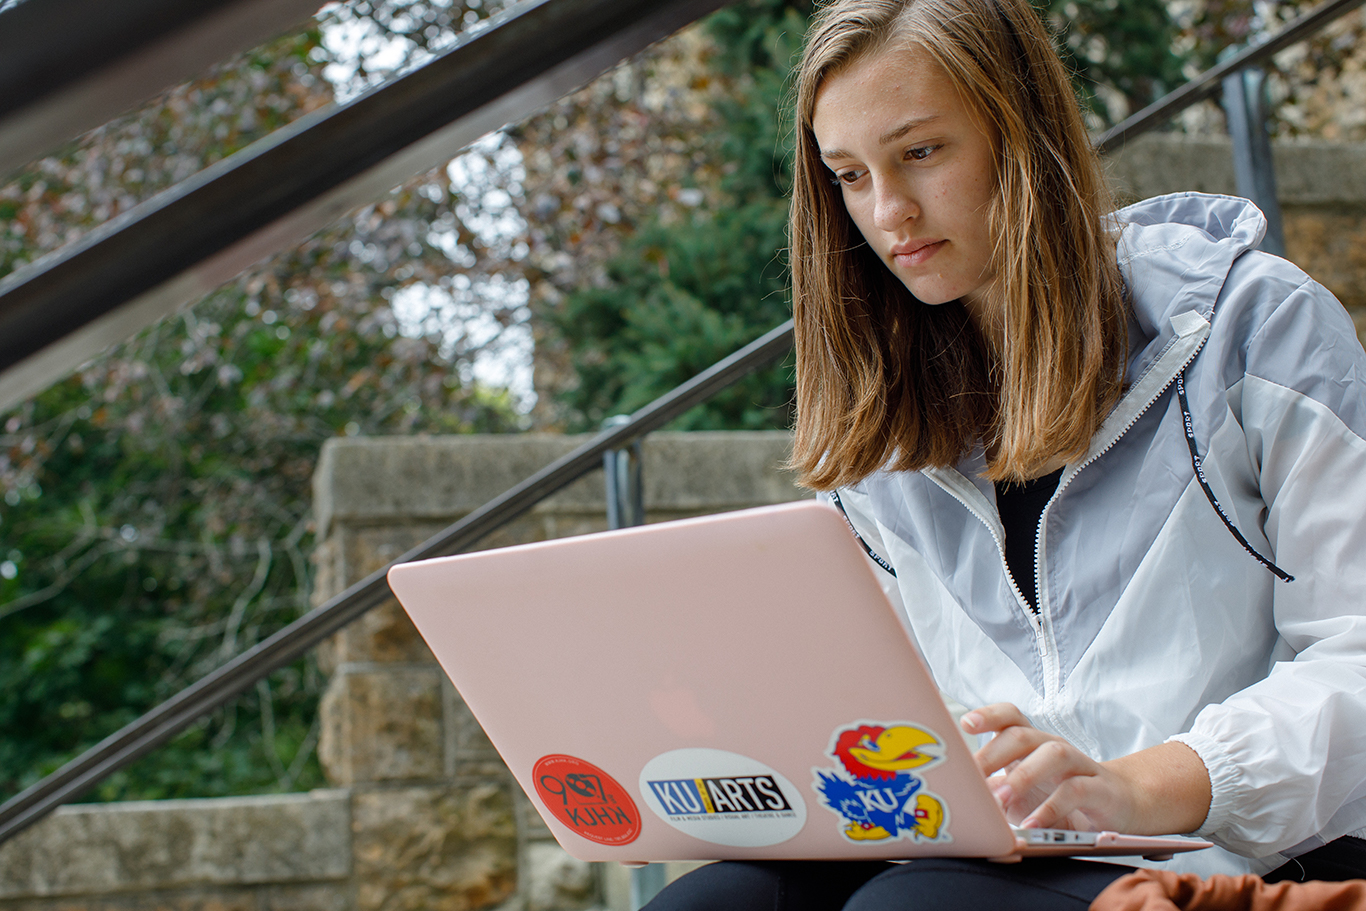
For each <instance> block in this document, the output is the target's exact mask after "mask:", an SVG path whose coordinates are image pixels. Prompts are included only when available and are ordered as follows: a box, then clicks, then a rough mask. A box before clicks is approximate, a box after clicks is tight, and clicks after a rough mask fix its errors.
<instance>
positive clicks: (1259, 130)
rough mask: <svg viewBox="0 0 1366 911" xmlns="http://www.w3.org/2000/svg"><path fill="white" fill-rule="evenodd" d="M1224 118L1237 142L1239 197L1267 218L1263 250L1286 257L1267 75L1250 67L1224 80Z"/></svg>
mask: <svg viewBox="0 0 1366 911" xmlns="http://www.w3.org/2000/svg"><path fill="white" fill-rule="evenodd" d="M1223 90H1224V91H1223V95H1224V97H1223V107H1224V115H1225V117H1226V118H1227V120H1228V133H1229V137H1230V138H1231V139H1232V140H1233V173H1234V176H1235V178H1236V180H1237V187H1238V195H1239V196H1245V197H1247V198H1248V199H1250V200H1252V201H1253V202H1254V203H1256V204H1257V208H1259V209H1261V210H1262V214H1263V215H1265V216H1266V237H1264V238H1262V243H1261V245H1260V249H1262V250H1265V251H1266V252H1267V253H1274V254H1276V255H1277V256H1284V255H1285V231H1284V229H1283V228H1282V225H1281V204H1280V201H1279V200H1278V199H1277V198H1276V170H1275V164H1274V162H1273V161H1272V158H1271V137H1270V136H1268V135H1267V132H1266V113H1267V112H1266V72H1265V71H1264V70H1263V69H1262V68H1261V67H1255V66H1250V67H1248V68H1247V69H1245V70H1241V71H1240V72H1237V73H1231V74H1230V75H1228V76H1226V77H1224V80H1223Z"/></svg>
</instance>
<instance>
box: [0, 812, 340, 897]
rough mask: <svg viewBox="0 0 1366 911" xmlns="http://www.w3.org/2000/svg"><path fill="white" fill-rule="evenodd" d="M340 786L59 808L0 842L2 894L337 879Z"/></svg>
mask: <svg viewBox="0 0 1366 911" xmlns="http://www.w3.org/2000/svg"><path fill="white" fill-rule="evenodd" d="M349 822H350V811H349V803H348V800H347V795H346V794H345V792H338V791H314V792H312V793H310V794H284V795H272V796H267V797H226V798H218V799H212V800H165V801H129V802H127V803H116V804H82V805H76V806H68V807H62V808H60V809H58V810H57V811H56V812H55V813H53V814H52V815H51V816H50V817H48V818H47V819H45V820H43V821H42V822H40V823H38V824H37V825H35V826H33V827H32V828H31V829H28V830H27V831H25V832H22V833H21V834H19V835H18V836H16V837H15V838H13V839H12V840H10V841H8V842H6V843H5V844H4V845H3V846H0V898H19V897H23V898H38V897H50V896H51V897H55V896H72V895H91V894H102V893H117V892H127V891H130V890H135V889H160V890H166V889H174V888H177V887H191V886H208V885H220V884H221V885H233V886H236V885H242V884H252V883H290V882H302V881H310V880H327V879H339V878H342V877H346V876H348V875H349V874H350V871H351V845H350V837H349Z"/></svg>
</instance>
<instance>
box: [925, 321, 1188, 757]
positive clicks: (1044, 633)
mask: <svg viewBox="0 0 1366 911" xmlns="http://www.w3.org/2000/svg"><path fill="white" fill-rule="evenodd" d="M1182 316H1195V317H1196V318H1198V319H1199V320H1200V323H1201V325H1200V326H1192V327H1191V328H1190V329H1189V330H1188V331H1185V332H1182V331H1180V330H1179V329H1178V334H1177V336H1176V337H1175V338H1173V339H1172V340H1171V342H1169V343H1168V345H1167V347H1166V348H1164V349H1163V350H1162V352H1161V353H1160V354H1159V355H1158V356H1157V357H1156V358H1154V360H1153V364H1152V366H1151V367H1150V368H1149V369H1148V370H1147V371H1145V372H1144V374H1143V376H1141V377H1139V378H1138V380H1137V381H1136V382H1135V383H1134V385H1135V386H1137V385H1140V384H1141V383H1143V381H1144V380H1146V379H1147V378H1148V377H1149V376H1151V375H1152V373H1153V371H1154V370H1156V369H1157V367H1158V365H1159V364H1161V363H1162V359H1163V358H1165V357H1166V356H1167V354H1168V352H1170V351H1171V350H1172V348H1173V347H1175V346H1176V345H1177V344H1178V343H1180V342H1181V341H1182V340H1184V339H1186V338H1188V337H1189V336H1191V335H1194V334H1196V333H1198V332H1200V331H1201V329H1202V328H1203V329H1204V330H1205V337H1204V338H1201V339H1200V340H1199V342H1198V343H1197V344H1196V345H1195V346H1194V347H1193V348H1192V349H1191V350H1190V352H1189V353H1188V354H1187V355H1186V356H1185V357H1184V358H1183V359H1182V360H1181V363H1180V365H1179V366H1177V367H1176V369H1174V370H1168V371H1167V377H1166V380H1165V381H1164V382H1163V383H1162V385H1161V387H1160V388H1158V389H1156V390H1154V391H1153V392H1152V393H1151V394H1150V395H1148V397H1147V398H1146V399H1145V400H1144V402H1143V405H1142V406H1141V407H1139V408H1137V409H1136V410H1134V412H1133V413H1132V414H1131V415H1129V417H1128V418H1127V419H1126V421H1125V423H1124V425H1123V426H1122V427H1121V428H1120V429H1119V431H1118V432H1116V433H1112V434H1111V435H1110V439H1109V440H1108V441H1107V442H1106V444H1105V445H1104V446H1102V447H1101V448H1100V449H1097V450H1096V451H1095V452H1093V453H1091V454H1090V455H1088V456H1087V457H1086V458H1085V459H1084V460H1083V461H1082V462H1081V463H1080V464H1078V465H1077V466H1076V468H1074V469H1072V470H1070V471H1064V472H1063V476H1062V478H1061V479H1060V480H1059V482H1058V487H1057V489H1056V490H1055V491H1053V496H1051V497H1049V499H1048V502H1047V503H1045V504H1044V507H1043V511H1042V512H1041V513H1040V514H1039V525H1038V530H1037V531H1036V532H1035V537H1034V597H1035V606H1034V607H1032V608H1031V607H1030V606H1029V602H1028V601H1026V600H1025V598H1024V595H1023V594H1022V593H1021V590H1020V586H1019V583H1017V582H1016V581H1015V576H1014V575H1013V574H1012V573H1011V571H1010V564H1009V563H1007V562H1006V550H1005V538H1004V536H1003V535H1001V534H999V533H998V532H997V531H996V528H995V527H994V526H993V525H992V523H991V522H990V521H988V518H987V517H986V516H984V515H983V514H982V513H981V512H980V511H978V510H977V509H975V508H973V506H972V505H971V504H970V503H969V502H968V500H967V499H966V498H965V497H963V496H962V495H960V494H959V492H958V491H957V490H955V489H954V487H955V486H956V485H951V484H948V483H946V479H943V478H938V477H935V476H934V475H931V477H932V478H934V480H935V482H936V483H937V484H939V486H940V487H941V488H943V489H944V490H945V491H947V492H948V493H949V495H950V496H952V497H953V498H954V499H956V500H957V501H958V502H959V503H962V504H963V506H964V508H966V509H967V510H968V512H970V513H972V514H973V515H974V516H976V517H977V519H978V521H980V522H981V523H982V524H983V525H985V526H986V527H987V531H989V532H990V533H991V537H992V540H994V541H995V542H996V550H997V551H998V552H999V553H1000V555H1001V565H1002V566H1003V567H1004V568H1005V571H1006V579H1007V580H1008V581H1009V582H1010V588H1011V591H1012V592H1014V594H1015V600H1016V601H1017V603H1019V604H1020V605H1021V606H1022V607H1024V608H1026V610H1025V611H1024V613H1025V617H1026V618H1027V619H1028V620H1029V624H1030V626H1031V627H1032V629H1033V630H1034V643H1035V647H1036V649H1037V650H1038V654H1039V659H1040V661H1041V662H1042V664H1043V680H1044V704H1043V716H1044V718H1045V719H1046V720H1047V721H1048V722H1049V724H1051V725H1052V727H1053V729H1054V730H1056V731H1058V732H1059V733H1060V734H1062V735H1063V736H1064V737H1066V738H1067V739H1068V740H1069V741H1071V742H1072V743H1073V744H1075V745H1076V746H1078V747H1081V748H1082V749H1084V750H1086V752H1088V753H1089V754H1091V755H1092V756H1093V757H1094V756H1096V755H1097V754H1098V752H1099V745H1098V744H1096V743H1095V742H1094V741H1093V740H1092V738H1091V737H1089V736H1087V735H1086V733H1085V732H1083V731H1080V730H1077V729H1076V728H1074V727H1073V726H1072V724H1071V723H1069V722H1068V721H1067V720H1066V719H1065V718H1064V713H1063V712H1062V710H1061V705H1060V704H1059V702H1060V700H1059V696H1060V691H1061V689H1062V680H1061V674H1060V668H1059V665H1058V647H1057V640H1056V639H1054V637H1053V622H1052V612H1051V611H1049V610H1048V609H1047V605H1046V603H1045V602H1046V596H1045V591H1046V589H1045V586H1044V584H1043V578H1044V576H1043V565H1044V560H1045V554H1044V550H1045V544H1044V524H1045V522H1046V520H1047V517H1048V509H1049V507H1051V506H1052V505H1053V503H1054V502H1056V501H1057V499H1058V496H1059V494H1061V493H1062V492H1063V490H1064V489H1065V488H1066V487H1067V485H1068V484H1070V483H1072V479H1073V478H1075V477H1076V476H1077V474H1078V472H1080V471H1081V470H1082V469H1083V468H1086V467H1087V466H1088V465H1090V464H1091V463H1092V462H1095V461H1096V460H1097V459H1099V458H1100V457H1101V456H1103V455H1105V453H1107V452H1109V451H1110V450H1111V449H1113V448H1114V446H1115V444H1116V443H1118V442H1119V441H1120V440H1121V439H1123V437H1124V435H1125V434H1126V433H1128V432H1129V430H1130V429H1132V428H1133V426H1134V424H1136V423H1138V420H1139V418H1141V417H1143V415H1145V414H1147V412H1148V409H1149V408H1151V407H1152V406H1153V405H1154V404H1155V403H1156V402H1157V400H1158V399H1160V398H1161V397H1162V395H1163V394H1164V393H1165V392H1166V391H1167V390H1168V389H1170V388H1171V385H1172V383H1174V382H1176V377H1177V375H1178V374H1180V373H1181V371H1183V370H1185V369H1186V368H1187V367H1188V366H1190V363H1191V361H1193V360H1195V356H1196V355H1197V354H1199V353H1200V351H1201V349H1202V348H1204V345H1205V340H1206V338H1208V328H1209V321H1208V320H1206V319H1205V318H1204V317H1201V316H1200V315H1199V314H1194V313H1192V314H1182ZM1173 328H1176V327H1175V326H1174V327H1173ZM948 471H952V472H953V474H955V475H957V476H958V477H959V478H961V479H962V481H963V482H964V483H965V484H968V485H970V486H972V482H970V481H968V479H967V478H966V477H964V476H963V475H962V473H961V472H958V471H957V470H956V469H948V470H947V471H946V472H945V473H946V474H947V472H948ZM950 477H951V476H950ZM972 489H973V490H974V491H976V490H977V488H976V487H975V486H973V488H972Z"/></svg>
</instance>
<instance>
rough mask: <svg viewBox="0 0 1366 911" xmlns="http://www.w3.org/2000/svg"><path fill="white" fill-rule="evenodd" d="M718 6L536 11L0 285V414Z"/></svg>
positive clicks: (589, 1)
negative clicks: (273, 256)
mask: <svg viewBox="0 0 1366 911" xmlns="http://www.w3.org/2000/svg"><path fill="white" fill-rule="evenodd" d="M32 2H34V0H30V4H31V3H32ZM44 2H45V0H44ZM30 4H25V5H30ZM722 5H724V0H666V2H659V0H527V2H524V3H520V4H518V5H517V6H515V7H513V8H511V9H509V10H508V11H506V13H504V14H503V15H501V16H499V17H497V18H495V19H492V20H489V21H490V26H489V27H487V28H485V29H484V30H482V31H480V32H479V33H478V34H477V35H474V36H471V37H469V38H467V39H465V40H464V41H462V42H461V43H459V44H457V45H456V46H455V47H453V48H452V49H451V50H449V51H447V52H446V53H445V54H443V55H441V56H439V57H437V58H436V59H435V60H433V61H432V62H430V63H428V64H427V65H426V66H423V67H422V68H420V69H418V70H415V71H414V72H412V73H409V74H408V75H406V76H403V77H400V78H398V79H395V80H394V81H392V82H390V83H388V84H386V85H384V86H381V87H379V88H378V89H375V90H374V91H372V92H370V93H368V94H366V95H362V96H361V97H360V98H357V99H356V100H354V101H352V102H350V103H348V104H346V105H343V106H339V107H334V108H328V109H325V110H323V111H318V112H315V113H314V114H312V115H308V116H306V117H304V118H301V119H300V120H298V121H296V122H295V123H294V124H291V125H290V126H288V127H285V128H283V129H281V130H278V131H276V132H275V133H273V134H271V135H270V136H268V137H266V138H265V139H263V140H261V141H260V142H257V143H255V144H253V145H251V146H249V147H248V148H246V149H243V150H242V151H240V152H238V153H237V154H235V155H233V156H231V157H229V158H227V159H224V160H223V161H221V162H218V163H217V164H215V165H212V166H210V167H209V168H207V169H205V170H204V171H201V172H200V173H199V174H197V175H195V176H194V177H192V178H190V179H189V180H187V181H185V182H183V183H181V184H179V185H177V186H175V187H173V188H172V189H170V190H167V191H166V192H165V193H162V194H160V195H159V196H156V197H155V198H153V199H151V200H148V201H147V202H145V203H143V204H142V205H140V206H138V207H137V208H135V209H133V210H131V211H129V212H127V213H125V214H124V215H122V216H119V217H118V218H116V219H113V220H111V221H110V222H108V223H107V224H105V225H103V226H101V227H100V228H98V229H96V230H95V231H92V232H91V233H90V234H89V235H87V236H86V237H84V238H83V239H81V240H80V241H78V242H76V243H75V244H73V245H71V246H70V247H67V248H63V249H62V250H59V251H57V252H56V253H55V254H53V255H51V256H49V257H45V258H43V259H41V260H39V261H37V262H35V263H32V264H30V265H28V266H25V267H24V268H23V269H20V270H18V271H16V272H14V273H13V274H11V275H9V276H6V277H5V278H4V279H0V410H3V409H4V408H6V407H8V406H10V405H13V404H14V403H16V402H18V401H21V400H22V399H23V398H25V397H26V396H28V395H31V394H33V393H35V392H37V391H39V390H41V389H42V388H44V387H45V386H47V385H49V384H50V383H52V382H54V381H55V380H57V379H59V378H60V377H61V376H63V375H65V374H66V373H67V372H69V371H70V370H71V369H73V368H74V367H76V366H77V365H79V364H81V363H82V362H84V361H85V360H88V359H89V358H91V357H93V356H94V355H96V354H98V353H99V352H100V351H102V350H103V349H104V348H106V347H108V346H109V345H111V344H114V343H115V342H118V341H122V340H123V339H126V338H128V337H129V336H131V335H133V334H134V333H136V332H137V331H138V330H139V329H141V328H142V327H144V326H146V325H148V324H150V323H151V322H153V321H155V320H156V319H158V318H160V317H162V316H165V315H166V314H168V313H171V312H172V311H174V310H175V309H176V308H177V307H179V306H181V305H183V304H185V303H188V302H190V301H194V300H197V299H198V298H200V297H202V296H203V295H205V294H207V293H209V292H210V291H212V290H213V289H215V288H217V287H218V286H220V285H221V284H223V283H224V282H225V281H227V280H229V279H231V278H232V277H233V276H235V275H237V274H238V273H239V272H241V271H242V270H243V269H245V268H247V267H248V266H250V265H251V264H253V263H255V262H257V261H259V260H261V259H263V258H265V257H267V256H269V255H270V254H272V253H275V252H277V251H279V250H281V249H285V248H287V247H290V246H295V245H297V244H299V243H301V242H302V241H303V240H304V239H305V238H307V237H308V236H309V235H310V234H312V233H313V232H315V231H317V230H318V229H319V228H322V227H323V226H324V225H326V224H328V223H329V222H331V221H334V220H335V219H337V218H338V217H340V216H341V215H342V214H344V213H345V212H346V211H347V210H349V209H351V208H354V207H355V206H358V205H361V204H363V203H366V202H370V201H372V200H374V199H377V198H379V197H380V196H382V195H383V194H384V193H385V192H387V191H388V190H390V189H391V188H393V187H395V186H397V185H398V184H400V183H402V182H403V181H405V180H407V179H408V178H409V177H411V176H412V175H414V174H417V173H420V172H422V171H425V170H428V169H430V168H432V167H436V166H438V165H440V164H442V163H444V162H446V161H448V160H449V159H450V158H452V157H454V155H455V154H456V153H457V152H458V151H459V150H460V149H462V148H464V147H466V146H468V145H469V144H470V143H472V142H474V141H475V140H476V139H478V138H479V137H480V136H482V135H484V134H485V133H487V132H489V131H490V130H494V129H497V128H498V127H501V126H504V125H505V124H508V123H513V122H516V121H519V120H522V119H524V118H526V117H527V116H528V115H530V114H532V113H534V112H535V111H537V110H539V109H541V108H543V107H544V106H546V105H547V104H549V103H550V102H552V101H554V100H555V99H556V98H559V97H560V96H562V95H564V94H566V93H568V92H569V91H571V90H573V89H575V88H577V87H579V86H580V85H583V84H584V83H586V82H588V81H590V80H591V79H593V78H594V77H596V76H597V75H599V74H600V73H602V72H604V71H606V70H607V69H609V68H610V67H612V66H614V65H616V64H617V63H619V62H620V61H621V60H623V59H625V58H627V57H629V56H631V55H632V54H635V53H636V52H638V51H640V50H642V49H643V48H645V47H646V46H648V45H649V44H651V43H652V42H654V41H657V40H659V39H661V38H664V37H666V36H667V35H670V34H672V33H673V32H675V31H677V30H678V29H679V28H681V27H682V26H684V25H686V24H688V23H690V22H692V21H694V20H695V19H698V18H700V17H701V16H703V15H705V14H706V13H709V12H711V11H712V10H714V9H717V8H719V7H720V6H722ZM19 9H23V6H20V7H19Z"/></svg>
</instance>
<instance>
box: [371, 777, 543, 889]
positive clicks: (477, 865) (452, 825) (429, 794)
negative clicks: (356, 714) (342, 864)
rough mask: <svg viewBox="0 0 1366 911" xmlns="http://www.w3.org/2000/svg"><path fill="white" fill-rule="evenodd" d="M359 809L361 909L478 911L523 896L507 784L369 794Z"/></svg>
mask: <svg viewBox="0 0 1366 911" xmlns="http://www.w3.org/2000/svg"><path fill="white" fill-rule="evenodd" d="M352 804H353V805H352V823H351V824H352V838H353V843H354V850H355V874H356V908H357V911H475V909H481V908H491V907H494V906H497V905H498V904H500V903H502V902H504V901H506V900H507V899H508V898H510V897H511V896H512V895H513V893H514V892H515V891H516V889H517V826H516V824H515V822H514V820H513V807H512V800H511V796H510V794H509V791H508V787H507V786H506V785H504V784H495V783H488V782H476V783H472V784H461V783H458V782H457V783H455V784H452V785H448V786H444V787H423V788H416V787H415V788H384V789H366V790H359V791H357V792H356V793H355V794H354V797H353V802H352Z"/></svg>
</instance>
